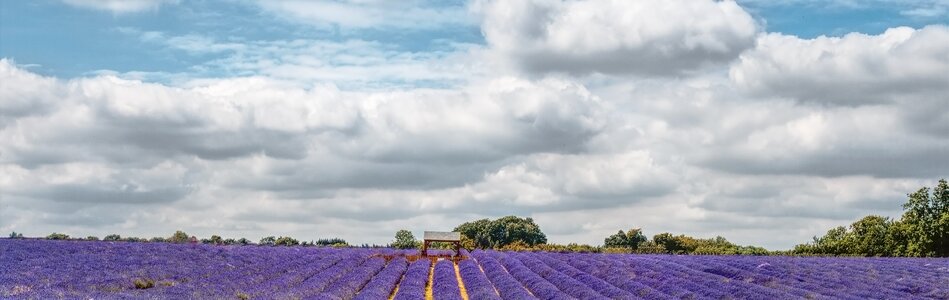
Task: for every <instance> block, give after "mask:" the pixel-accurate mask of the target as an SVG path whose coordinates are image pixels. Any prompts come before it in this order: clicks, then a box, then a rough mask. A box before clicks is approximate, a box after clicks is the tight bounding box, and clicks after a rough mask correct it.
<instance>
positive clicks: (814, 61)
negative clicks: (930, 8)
mask: <svg viewBox="0 0 949 300" xmlns="http://www.w3.org/2000/svg"><path fill="white" fill-rule="evenodd" d="M947 52H949V27H946V26H943V25H932V26H927V27H924V28H922V29H912V28H908V27H899V28H891V29H888V30H886V32H884V33H882V34H879V35H866V34H861V33H850V34H847V35H845V36H843V37H824V36H822V37H818V38H814V39H800V38H798V37H794V36H788V35H783V34H780V33H770V34H767V35H764V36H762V37H761V38H760V39H759V40H758V45H757V46H756V47H755V48H754V49H753V50H750V51H748V52H746V53H744V54H742V55H741V58H740V59H739V62H738V63H736V64H735V65H733V66H732V68H731V71H730V76H731V78H732V80H734V81H735V83H736V84H737V85H738V86H739V87H741V88H743V89H745V90H747V91H748V92H750V93H753V94H755V95H756V96H761V97H788V98H793V99H796V100H799V101H803V102H814V103H825V104H830V105H851V106H852V105H862V104H876V103H887V102H892V101H897V100H899V96H904V95H920V94H921V95H924V96H925V97H945V96H944V95H945V94H946V93H949V76H947V75H946V70H947V69H949V56H947V55H946V53H947ZM943 100H945V99H944V98H943Z"/></svg>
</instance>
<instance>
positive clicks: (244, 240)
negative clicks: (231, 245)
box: [237, 238, 253, 245]
mask: <svg viewBox="0 0 949 300" xmlns="http://www.w3.org/2000/svg"><path fill="white" fill-rule="evenodd" d="M237 243H238V244H241V245H250V244H253V243H251V241H250V240H248V239H245V238H240V239H237Z"/></svg>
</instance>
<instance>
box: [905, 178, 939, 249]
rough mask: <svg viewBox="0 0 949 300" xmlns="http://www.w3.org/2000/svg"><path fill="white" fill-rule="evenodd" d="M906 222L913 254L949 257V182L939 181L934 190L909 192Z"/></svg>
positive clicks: (908, 245)
mask: <svg viewBox="0 0 949 300" xmlns="http://www.w3.org/2000/svg"><path fill="white" fill-rule="evenodd" d="M907 196H908V197H909V199H908V200H907V202H906V203H905V204H903V209H904V210H905V212H904V213H903V218H902V219H901V222H903V223H904V224H905V225H906V227H907V229H909V232H908V244H907V247H906V252H907V254H909V255H910V256H940V257H945V256H949V184H947V183H946V180H945V179H941V180H939V183H938V184H936V186H935V187H933V188H932V189H931V190H930V189H929V188H928V187H923V188H921V189H919V190H918V191H916V192H915V193H911V194H909V195H907Z"/></svg>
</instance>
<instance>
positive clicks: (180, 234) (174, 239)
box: [168, 230, 191, 244]
mask: <svg viewBox="0 0 949 300" xmlns="http://www.w3.org/2000/svg"><path fill="white" fill-rule="evenodd" d="M190 240H191V237H190V236H188V234H187V233H185V232H184V231H181V230H178V231H175V233H174V234H172V235H171V237H170V238H168V242H170V243H177V244H183V243H187V242H189V241H190Z"/></svg>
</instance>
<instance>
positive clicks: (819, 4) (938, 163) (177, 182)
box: [0, 0, 949, 249]
mask: <svg viewBox="0 0 949 300" xmlns="http://www.w3.org/2000/svg"><path fill="white" fill-rule="evenodd" d="M947 21H949V2H947V1H946V0H926V1H908V0H870V1H850V0H789V1H761V0H748V1H738V2H737V3H736V2H733V1H714V0H638V1H606V0H578V1H559V0H471V1H470V2H469V1H429V0H409V1H386V0H314V1H304V0H279V1H278V0H272V1H270V0H268V1H252V0H221V1H210V0H209V1H185V0H180V1H179V0H127V1H125V0H60V1H0V231H6V232H9V231H17V232H23V233H25V234H26V235H28V236H45V235H47V234H49V233H50V232H53V231H56V232H66V233H68V234H71V235H73V236H86V235H98V236H104V235H106V234H110V233H119V234H122V235H123V236H143V237H151V236H159V235H167V234H169V233H171V232H174V231H175V230H185V231H187V232H188V233H191V234H195V235H198V236H201V237H206V236H210V235H212V234H217V235H221V236H224V237H235V238H236V237H248V238H251V239H257V238H260V237H263V236H269V235H284V236H294V237H298V238H300V239H302V240H308V239H318V238H326V237H343V238H346V239H347V240H348V241H350V242H352V243H376V244H383V243H386V242H388V241H389V240H391V238H392V235H393V234H394V232H395V231H396V230H398V229H402V228H405V229H410V230H413V231H415V232H416V233H417V234H421V231H423V230H450V229H451V228H453V227H454V226H455V225H457V224H460V223H461V222H464V221H468V220H473V219H478V218H496V217H500V216H504V215H520V216H529V217H533V218H534V219H535V220H536V221H537V222H538V224H539V225H540V226H541V227H542V228H543V229H544V231H545V232H546V233H547V234H548V238H549V240H550V241H552V242H557V243H569V242H582V243H589V244H599V243H601V242H602V240H603V238H604V237H605V236H607V235H609V234H613V233H615V232H616V231H617V230H619V229H624V230H625V229H629V228H630V227H642V228H643V229H644V232H645V233H646V234H647V235H650V236H651V235H654V234H657V233H660V232H673V233H677V234H678V233H682V234H689V235H693V236H699V237H714V236H716V235H721V236H724V237H726V238H728V239H729V240H732V241H735V242H737V243H740V244H755V245H761V246H765V247H768V248H770V249H788V248H790V247H793V245H795V244H797V243H801V242H806V241H809V240H810V238H811V237H812V236H814V235H820V234H823V233H824V232H825V231H826V230H827V229H828V228H831V227H834V226H840V225H847V224H849V223H850V222H852V221H853V220H855V219H857V218H860V217H863V216H865V215H867V214H878V215H884V216H889V217H898V216H899V215H900V214H901V207H900V205H901V204H902V203H903V202H904V201H905V195H906V194H907V193H910V192H913V191H915V190H916V189H918V188H920V187H922V186H931V185H933V184H934V183H935V182H936V180H938V179H940V178H947V177H949V173H947V170H949V165H947V164H949V161H947V160H945V159H944V158H945V157H947V156H949V110H946V109H945V107H946V106H947V103H949V99H947V98H946V96H945V95H949V76H947V74H949V56H946V53H949V26H946V23H947Z"/></svg>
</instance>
